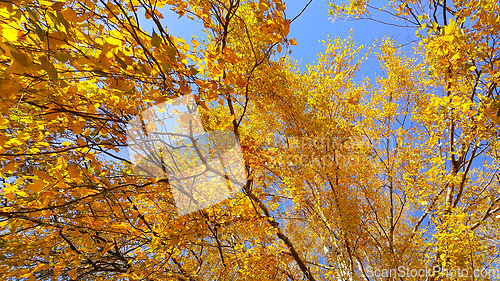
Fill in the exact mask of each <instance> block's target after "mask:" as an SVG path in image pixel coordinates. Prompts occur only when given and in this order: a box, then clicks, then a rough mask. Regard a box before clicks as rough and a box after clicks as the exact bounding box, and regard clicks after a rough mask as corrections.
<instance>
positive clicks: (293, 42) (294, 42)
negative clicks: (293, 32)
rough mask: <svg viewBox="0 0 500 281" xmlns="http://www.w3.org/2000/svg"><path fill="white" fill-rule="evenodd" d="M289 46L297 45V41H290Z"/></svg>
mask: <svg viewBox="0 0 500 281" xmlns="http://www.w3.org/2000/svg"><path fill="white" fill-rule="evenodd" d="M290 44H292V45H298V44H297V41H295V38H292V39H290Z"/></svg>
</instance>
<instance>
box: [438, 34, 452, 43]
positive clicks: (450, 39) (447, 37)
mask: <svg viewBox="0 0 500 281" xmlns="http://www.w3.org/2000/svg"><path fill="white" fill-rule="evenodd" d="M441 39H443V41H448V42H451V41H453V35H446V36H443V37H441Z"/></svg>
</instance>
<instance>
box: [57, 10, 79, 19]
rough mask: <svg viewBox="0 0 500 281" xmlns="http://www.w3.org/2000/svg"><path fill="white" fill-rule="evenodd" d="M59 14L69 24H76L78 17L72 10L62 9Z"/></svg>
mask: <svg viewBox="0 0 500 281" xmlns="http://www.w3.org/2000/svg"><path fill="white" fill-rule="evenodd" d="M61 14H62V15H63V16H64V19H66V20H67V21H69V22H76V21H77V20H78V15H77V14H76V12H75V11H73V10H72V9H64V10H62V11H61Z"/></svg>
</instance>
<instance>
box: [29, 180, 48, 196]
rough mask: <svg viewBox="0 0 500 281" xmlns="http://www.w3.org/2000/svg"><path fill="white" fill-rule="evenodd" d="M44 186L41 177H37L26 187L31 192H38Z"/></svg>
mask: <svg viewBox="0 0 500 281" xmlns="http://www.w3.org/2000/svg"><path fill="white" fill-rule="evenodd" d="M44 187H45V182H44V181H43V179H37V180H35V181H34V182H33V183H32V184H30V185H28V186H27V187H26V188H28V189H29V190H30V191H31V192H33V193H38V192H39V191H40V190H42V189H43V188H44Z"/></svg>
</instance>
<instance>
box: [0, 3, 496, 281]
mask: <svg viewBox="0 0 500 281" xmlns="http://www.w3.org/2000/svg"><path fill="white" fill-rule="evenodd" d="M306 4H307V3H306ZM330 7H331V8H330V10H329V13H330V15H331V16H332V17H333V19H344V20H360V19H368V20H375V21H378V19H377V18H376V17H375V14H376V12H377V11H378V12H380V11H382V12H386V13H389V14H390V15H391V16H392V21H387V22H385V23H386V24H391V25H400V26H404V28H408V29H410V30H412V32H413V31H415V30H416V33H415V34H416V35H415V36H416V37H415V40H414V41H413V42H412V43H411V44H412V45H411V46H412V48H413V49H412V52H405V51H404V49H403V48H402V46H401V44H399V43H398V42H397V41H395V40H394V39H391V38H381V39H380V40H379V41H378V42H374V43H373V45H370V46H363V45H360V44H357V43H356V42H355V41H354V40H353V39H352V37H348V38H333V39H328V40H325V41H323V43H324V51H323V52H321V53H320V54H318V59H317V62H315V63H313V64H309V65H307V70H306V71H300V70H299V66H298V63H297V61H296V60H294V58H293V57H292V56H291V54H290V53H291V52H289V47H290V46H291V45H297V43H300V42H296V40H295V39H293V38H290V36H288V35H289V31H290V30H291V29H293V27H294V21H295V19H297V17H293V18H288V17H287V15H286V7H285V3H283V1H282V0H208V1H197V0H176V1H174V0H155V1H150V0H129V1H120V0H109V1H100V0H85V1H49V0H28V1H19V0H11V1H1V2H0V35H1V42H0V73H1V74H0V99H1V101H0V171H1V173H0V175H1V178H2V186H1V187H0V188H1V193H0V277H1V279H2V280H29V281H33V280H259V279H260V280H442V279H439V278H444V280H490V279H489V277H488V276H485V275H484V274H483V275H479V276H477V275H476V276H475V277H474V279H473V277H472V275H473V273H474V272H475V271H481V270H482V271H487V270H490V269H492V268H494V265H495V263H496V262H497V261H496V260H497V259H498V255H499V254H498V250H499V248H500V247H499V246H500V244H499V242H498V238H499V237H500V224H499V220H498V218H499V217H500V212H499V211H500V175H499V171H500V163H499V161H500V142H499V141H498V138H499V125H500V95H499V93H498V83H499V79H500V72H499V65H500V60H499V57H500V37H499V31H500V14H499V12H500V6H499V5H498V3H497V1H491V0H472V1H462V0H450V1H446V0H442V1H441V0H431V1H420V0H411V1H410V0H394V1H390V2H389V3H387V5H386V7H375V6H373V4H372V3H370V2H368V1H366V2H363V1H357V0H356V1H354V0H349V1H347V2H343V3H337V2H335V3H334V2H331V3H330ZM165 9H172V10H173V11H175V12H176V13H177V14H178V15H179V16H180V17H188V18H189V19H191V20H194V21H198V22H201V23H202V24H203V26H204V29H203V32H204V33H205V34H206V39H205V38H204V39H199V38H194V37H193V38H192V39H191V38H189V39H188V38H180V37H175V36H173V35H171V34H170V33H169V31H168V26H164V25H163V24H162V19H163V15H162V12H163V11H165ZM146 23H147V24H146ZM145 26H149V27H151V26H152V27H153V28H152V29H151V30H149V29H147V28H145ZM332 26H334V24H333V25H332ZM190 39H191V40H190ZM189 40H190V41H189ZM369 55H370V56H374V57H376V58H377V59H378V61H379V63H380V69H381V74H380V75H378V76H376V77H375V78H372V79H369V78H368V77H362V76H360V75H359V71H360V70H361V68H362V66H363V63H364V62H365V61H366V60H367V58H368V56H369ZM187 96H189V97H192V101H193V103H195V105H196V106H197V110H198V114H199V116H198V115H196V118H199V120H200V121H201V123H200V124H201V125H200V124H198V125H200V126H202V127H203V128H202V130H203V131H206V132H208V133H210V134H211V135H210V136H212V137H208V139H209V140H212V141H213V140H214V138H213V136H216V138H217V141H219V143H218V144H217V145H219V147H224V148H225V149H226V150H224V151H229V150H228V149H229V148H230V147H235V143H238V145H237V146H236V147H240V148H238V149H240V150H238V151H237V152H238V153H241V155H242V158H241V161H237V162H238V163H239V164H241V169H240V170H239V171H240V174H238V175H236V176H234V177H233V178H231V177H228V176H227V174H226V175H225V179H224V180H227V184H228V186H230V185H231V184H230V182H233V185H232V186H233V188H234V190H232V192H231V193H230V194H229V193H228V194H229V195H227V196H226V197H224V198H225V199H224V200H220V201H219V202H215V203H214V204H205V205H203V204H202V205H203V206H202V207H200V208H195V209H192V208H187V209H185V210H181V209H180V208H179V200H178V197H176V196H177V195H176V190H177V189H176V184H175V183H174V182H175V181H174V180H173V178H172V176H171V175H170V179H169V176H168V175H164V176H162V175H161V174H155V175H150V176H144V175H141V174H140V173H138V172H137V162H135V161H134V159H132V157H128V156H127V155H126V153H124V151H126V150H127V147H129V148H130V136H131V135H130V124H131V122H138V123H137V126H138V127H141V126H145V125H144V123H141V122H142V121H140V120H139V119H137V116H140V115H141V112H142V113H143V112H148V110H151V108H156V107H157V108H160V107H161V106H163V105H164V104H166V103H168V102H169V101H172V100H175V99H181V100H182V99H183V97H187ZM159 110H162V109H161V108H160V109H159ZM188 113H189V114H191V115H189V116H190V117H189V118H188V119H189V120H191V121H189V122H190V123H189V122H188V123H189V125H188V126H187V127H186V128H188V129H187V130H188V131H189V128H191V129H192V127H191V126H192V125H193V123H192V121H193V120H195V119H192V118H195V117H193V116H195V115H193V114H192V112H191V111H190V112H188ZM143 116H144V115H143ZM183 118H184V117H183ZM190 118H191V119H190ZM134 120H136V121H134ZM137 120H139V121H140V122H139V121H137ZM150 123H151V122H150ZM153 123H154V122H153ZM151 124H152V123H151ZM146 125H147V124H146ZM153 125H154V124H153ZM153 125H151V126H153ZM127 126H129V127H127ZM148 128H149V127H148ZM148 130H149V129H148ZM151 130H152V131H155V128H153V129H151ZM184 130H186V129H184ZM214 132H229V134H217V133H214ZM190 133H191V134H190V135H189V137H191V139H192V142H191V143H188V144H185V143H183V142H179V144H180V147H185V146H191V147H194V148H196V149H198V147H197V142H196V141H195V139H194V138H192V137H193V132H192V130H191V132H190ZM224 136H225V137H224ZM233 136H235V139H234V140H233ZM160 152H161V153H164V151H161V150H160ZM155 153H156V152H155ZM196 153H198V154H200V153H201V152H200V151H199V150H196ZM146 154H147V153H146ZM209 154H210V157H212V156H213V155H212V154H211V153H209ZM155 155H156V154H155ZM153 156H154V155H153V154H151V157H153ZM162 157H163V156H160V157H159V158H158V159H160V160H161V159H163V158H162ZM213 157H214V159H216V157H215V156H213ZM201 159H202V160H201V161H202V162H203V163H199V164H200V166H202V167H205V168H204V169H205V171H208V170H210V166H209V165H208V164H207V163H206V161H205V160H206V159H205V158H203V157H202V158H201ZM160 160H159V162H156V163H157V164H158V165H160V166H161V165H164V162H162V161H160ZM207 161H208V160H207ZM219 164H220V165H226V166H224V169H225V170H226V169H227V167H228V165H231V163H229V162H223V161H222V160H221V162H219ZM187 165H192V163H191V164H189V163H187ZM160 168H161V167H160ZM225 170H224V171H225ZM163 171H164V170H163ZM210 171H212V170H210ZM213 171H214V172H216V171H215V170H213ZM221 175H222V174H221ZM222 176H223V175H222ZM186 179H190V177H186ZM236 182H238V184H234V183H236ZM223 183H226V181H224V182H223ZM209 187H210V186H209ZM217 192H222V191H217ZM208 193H210V190H209V191H208ZM208 193H204V194H208ZM201 197H204V196H200V197H199V198H201ZM199 198H198V199H199ZM426 268H432V271H431V274H430V275H428V276H425V277H422V276H421V275H418V274H417V275H413V276H412V274H414V273H411V272H410V271H409V270H410V269H416V270H419V269H426ZM375 269H380V270H381V271H375ZM382 269H384V270H386V271H382ZM403 269H404V270H403ZM457 269H466V270H467V271H468V273H469V275H468V276H456V275H455V276H451V275H450V274H449V273H450V272H453V270H457ZM391 270H392V271H393V272H397V273H398V275H397V276H395V275H394V274H393V272H391ZM407 270H408V271H407ZM374 272H378V273H380V274H374ZM387 272H389V273H387ZM410 273H411V274H410ZM384 274H386V275H384ZM387 274H389V275H387ZM499 276H500V272H499V273H497V275H496V277H499ZM426 278H427V279H426Z"/></svg>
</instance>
